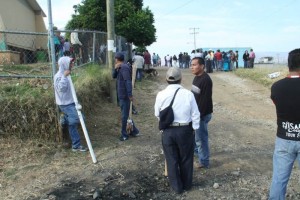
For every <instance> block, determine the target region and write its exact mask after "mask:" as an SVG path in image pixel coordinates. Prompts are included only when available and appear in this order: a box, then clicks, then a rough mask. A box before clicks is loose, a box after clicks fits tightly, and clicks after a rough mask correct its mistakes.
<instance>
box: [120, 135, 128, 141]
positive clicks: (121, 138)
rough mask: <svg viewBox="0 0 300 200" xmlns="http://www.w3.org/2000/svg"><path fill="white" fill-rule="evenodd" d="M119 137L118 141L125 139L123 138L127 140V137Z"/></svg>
mask: <svg viewBox="0 0 300 200" xmlns="http://www.w3.org/2000/svg"><path fill="white" fill-rule="evenodd" d="M119 139H120V141H125V140H128V137H123V136H121V137H120V138H119Z"/></svg>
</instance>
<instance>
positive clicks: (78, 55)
mask: <svg viewBox="0 0 300 200" xmlns="http://www.w3.org/2000/svg"><path fill="white" fill-rule="evenodd" d="M75 31H77V29H75ZM70 37H71V44H72V47H73V52H74V55H73V57H74V58H75V59H76V62H77V64H79V63H80V59H82V49H81V47H82V43H81V42H80V40H79V38H78V32H72V33H71V36H70Z"/></svg>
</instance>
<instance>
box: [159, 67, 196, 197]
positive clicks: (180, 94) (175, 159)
mask: <svg viewBox="0 0 300 200" xmlns="http://www.w3.org/2000/svg"><path fill="white" fill-rule="evenodd" d="M181 79H182V75H181V71H180V68H178V67H171V68H169V70H168V71H167V74H166V80H167V82H168V84H169V85H168V86H167V87H166V88H165V89H164V90H162V91H160V92H158V94H157V96H156V100H155V105H154V114H155V116H156V117H157V118H158V119H159V113H160V111H161V110H163V109H165V108H166V107H167V106H169V105H170V102H171V100H172V98H173V97H174V94H175V92H177V94H176V96H175V98H174V102H173V105H172V108H173V112H174V121H173V123H172V124H171V125H170V126H169V127H168V128H166V129H164V130H161V133H162V136H161V137H162V146H163V150H164V154H165V157H166V162H167V169H168V178H169V182H170V186H171V187H172V189H173V190H174V191H175V192H176V193H178V194H180V193H182V192H183V191H184V190H189V189H190V188H191V187H192V180H193V160H194V156H193V151H194V142H195V137H194V134H193V132H194V130H195V129H198V128H199V120H200V113H199V110H198V107H197V104H196V101H195V97H194V95H193V93H192V92H191V91H189V90H187V89H185V88H183V87H182V86H181Z"/></svg>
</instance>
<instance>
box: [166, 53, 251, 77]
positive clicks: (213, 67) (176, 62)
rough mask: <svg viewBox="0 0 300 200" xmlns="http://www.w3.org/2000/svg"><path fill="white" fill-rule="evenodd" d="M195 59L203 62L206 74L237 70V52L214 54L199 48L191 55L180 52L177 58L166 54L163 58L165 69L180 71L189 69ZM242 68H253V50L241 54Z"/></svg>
mask: <svg viewBox="0 0 300 200" xmlns="http://www.w3.org/2000/svg"><path fill="white" fill-rule="evenodd" d="M195 57H200V58H203V59H204V60H205V66H206V72H208V73H212V72H213V71H232V70H235V69H237V68H239V52H238V51H237V50H236V51H233V50H229V51H228V52H225V51H222V52H221V50H220V49H218V50H217V51H216V52H214V51H213V50H211V49H210V50H208V51H203V50H202V49H201V48H200V49H197V50H193V51H192V52H191V54H188V52H183V53H182V52H180V53H179V55H178V56H176V55H173V56H170V55H169V54H167V55H166V56H165V57H164V61H165V64H164V66H165V67H179V68H182V69H185V68H189V67H190V65H191V61H192V59H193V58H195ZM242 59H243V63H244V65H243V67H244V68H253V67H254V60H255V53H254V51H253V49H250V54H249V53H248V50H246V51H245V53H244V54H243V57H242Z"/></svg>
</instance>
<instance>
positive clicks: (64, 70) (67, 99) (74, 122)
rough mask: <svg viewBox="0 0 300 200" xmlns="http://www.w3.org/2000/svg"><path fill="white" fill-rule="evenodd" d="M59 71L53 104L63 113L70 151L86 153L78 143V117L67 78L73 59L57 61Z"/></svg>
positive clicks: (85, 149)
mask: <svg viewBox="0 0 300 200" xmlns="http://www.w3.org/2000/svg"><path fill="white" fill-rule="evenodd" d="M58 66H59V70H58V72H57V73H56V74H55V76H54V88H55V102H56V104H57V105H58V106H59V109H60V110H61V111H62V112H63V113H64V120H63V121H65V122H66V123H67V125H68V129H69V135H70V137H71V140H72V151H82V152H84V151H87V148H86V147H84V146H82V145H81V143H80V136H79V133H78V130H77V126H78V124H79V117H78V114H77V110H76V108H75V103H74V99H73V96H72V92H71V86H70V82H69V79H68V76H69V75H70V74H71V69H72V67H73V66H74V59H73V58H70V57H68V56H63V57H61V58H60V59H59V60H58Z"/></svg>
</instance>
